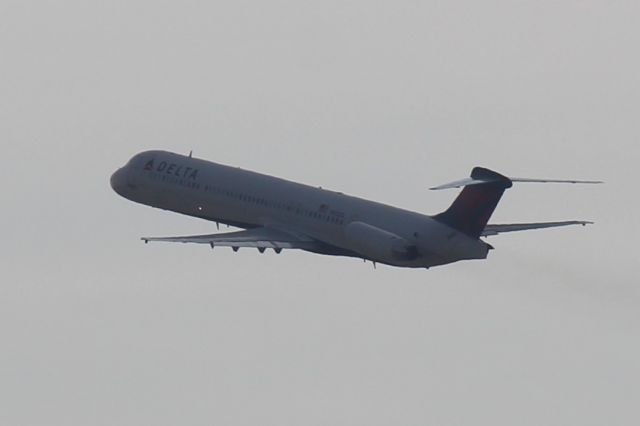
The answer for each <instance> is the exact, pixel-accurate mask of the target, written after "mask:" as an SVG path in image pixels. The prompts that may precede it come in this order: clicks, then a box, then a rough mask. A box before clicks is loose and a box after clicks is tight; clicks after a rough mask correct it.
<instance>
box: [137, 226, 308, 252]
mask: <svg viewBox="0 0 640 426" xmlns="http://www.w3.org/2000/svg"><path fill="white" fill-rule="evenodd" d="M141 240H142V241H144V242H145V243H148V242H149V241H163V242H170V243H195V244H209V245H210V246H211V247H212V248H213V247H216V246H218V247H233V249H234V250H237V249H238V248H239V247H254V248H258V249H259V250H262V251H264V249H267V248H272V249H274V250H276V251H277V252H280V250H282V249H302V250H312V249H315V248H317V247H318V244H317V243H316V242H315V241H314V240H313V239H311V238H309V237H307V236H305V235H300V234H296V233H293V232H285V231H281V230H278V229H273V228H265V227H259V228H252V229H246V230H244V231H238V232H227V233H222V234H208V235H189V236H182V237H142V238H141Z"/></svg>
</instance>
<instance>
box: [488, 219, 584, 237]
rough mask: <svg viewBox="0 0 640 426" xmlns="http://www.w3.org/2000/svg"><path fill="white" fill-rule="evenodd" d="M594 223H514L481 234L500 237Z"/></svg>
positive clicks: (569, 221)
mask: <svg viewBox="0 0 640 426" xmlns="http://www.w3.org/2000/svg"><path fill="white" fill-rule="evenodd" d="M592 223H593V222H589V221H586V220H568V221H564V222H538V223H512V224H507V225H487V226H486V227H485V228H484V231H482V233H481V234H480V235H481V236H483V237H487V236H490V235H498V234H501V233H503V232H514V231H528V230H530V229H542V228H555V227H558V226H568V225H582V226H585V225H590V224H592Z"/></svg>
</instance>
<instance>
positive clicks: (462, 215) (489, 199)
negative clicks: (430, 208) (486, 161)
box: [433, 167, 512, 238]
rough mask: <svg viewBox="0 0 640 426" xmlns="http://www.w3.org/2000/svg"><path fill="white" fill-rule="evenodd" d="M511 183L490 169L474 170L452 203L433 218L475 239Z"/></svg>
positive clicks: (477, 168)
mask: <svg viewBox="0 0 640 426" xmlns="http://www.w3.org/2000/svg"><path fill="white" fill-rule="evenodd" d="M511 186H512V182H511V180H510V179H509V178H508V177H506V176H503V175H501V174H499V173H496V172H494V171H493V170H489V169H485V168H482V167H474V168H473V170H472V171H471V179H470V180H469V183H466V186H464V189H463V190H462V192H460V194H459V195H458V197H457V198H456V199H455V200H454V202H453V204H451V206H450V207H449V208H448V209H447V210H446V211H444V212H442V213H440V214H437V215H435V216H434V217H433V218H434V219H435V220H437V221H439V222H442V223H444V224H445V225H447V226H449V227H451V228H454V229H456V230H458V231H460V232H463V233H465V234H467V235H469V236H470V237H473V238H478V237H479V236H480V235H481V234H482V231H483V230H484V228H485V226H486V225H487V222H489V218H490V217H491V215H492V214H493V211H494V210H495V208H496V206H497V205H498V202H499V201H500V198H501V197H502V194H503V193H504V191H505V190H506V189H507V188H510V187H511Z"/></svg>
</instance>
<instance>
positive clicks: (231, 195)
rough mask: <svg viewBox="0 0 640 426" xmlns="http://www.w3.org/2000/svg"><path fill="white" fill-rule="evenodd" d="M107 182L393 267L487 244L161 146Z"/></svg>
mask: <svg viewBox="0 0 640 426" xmlns="http://www.w3.org/2000/svg"><path fill="white" fill-rule="evenodd" d="M114 180H115V181H116V182H115V183H114ZM112 186H113V187H114V189H115V190H116V191H117V192H118V193H119V194H120V195H122V196H123V197H125V198H128V199H130V200H132V201H135V202H138V203H142V204H146V205H149V206H153V207H157V208H161V209H165V210H171V211H174V212H178V213H182V214H186V215H189V216H195V217H199V218H203V219H207V220H211V221H216V222H221V223H226V224H230V225H233V226H238V227H241V228H253V227H259V226H266V227H274V228H281V229H287V230H290V231H294V232H299V233H301V234H304V235H306V236H309V237H311V238H313V239H315V240H317V241H319V242H321V243H323V244H325V245H326V247H327V250H318V251H317V252H319V253H325V254H339V255H347V256H355V257H361V258H366V259H370V260H373V261H378V262H382V263H387V264H391V265H396V266H407V267H430V266H435V265H441V264H445V263H451V262H455V261H458V260H463V259H484V258H486V256H487V252H488V250H489V248H490V246H489V245H488V244H486V243H484V242H483V241H481V240H479V239H477V238H471V237H469V236H467V235H465V234H463V233H461V232H458V231H456V230H454V229H452V228H450V227H448V226H446V225H444V224H442V223H440V222H438V221H436V220H434V219H433V218H432V217H430V216H427V215H423V214H419V213H415V212H411V211H408V210H403V209H399V208H396V207H392V206H388V205H384V204H381V203H376V202H373V201H369V200H364V199H360V198H356V197H351V196H348V195H344V194H342V193H339V192H333V191H328V190H324V189H321V188H314V187H311V186H308V185H303V184H299V183H295V182H291V181H287V180H284V179H279V178H275V177H272V176H267V175H263V174H259V173H255V172H251V171H247V170H242V169H240V168H234V167H229V166H224V165H221V164H216V163H213V162H209V161H204V160H200V159H196V158H191V157H187V156H183V155H178V154H174V153H170V152H165V151H147V152H143V153H140V154H137V155H136V156H134V157H133V158H132V159H131V160H130V161H129V162H128V163H127V165H125V166H124V167H123V168H121V169H119V170H118V171H117V172H116V173H115V174H114V176H113V177H112ZM387 234H388V235H389V236H393V238H395V237H398V238H395V239H396V240H397V242H398V244H400V245H404V246H411V247H415V248H417V255H416V256H413V257H412V258H411V259H399V258H396V257H394V256H387V255H386V253H387V252H385V251H384V250H383V248H384V247H383V246H384V244H381V243H379V241H386V240H385V237H386V236H387ZM314 251H316V250H314Z"/></svg>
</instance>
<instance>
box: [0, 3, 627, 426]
mask: <svg viewBox="0 0 640 426" xmlns="http://www.w3.org/2000/svg"><path fill="white" fill-rule="evenodd" d="M639 20H640V6H639V4H638V2H637V1H626V2H625V1H612V2H604V1H535V2H534V1H529V2H525V1H485V2H472V1H467V2H462V1H461V2H454V1H441V2H434V1H415V2H410V1H393V2H391V1H389V2H371V1H363V0H360V1H331V0H329V1H327V0H325V1H322V2H320V1H314V2H308V1H300V0H298V1H273V2H258V1H237V0H236V1H233V2H218V1H181V2H169V1H140V0H127V1H123V0H113V1H109V2H92V1H57V2H54V1H13V0H4V1H2V2H1V3H0V52H1V56H0V58H1V59H0V65H1V66H0V144H1V146H2V154H3V159H2V166H1V167H0V178H1V179H2V182H3V183H4V190H3V191H2V194H3V202H2V206H3V208H2V216H1V217H2V221H1V225H0V227H1V231H2V239H3V243H2V245H0V266H1V270H2V277H3V279H2V284H0V424H6V425H29V426H31V425H65V426H67V425H141V424H153V425H175V424H188V425H211V424H221V425H258V424H260V425H278V426H280V425H303V424H304V425H307V424H309V425H327V424H332V425H354V424H367V425H389V424H403V425H424V424H437V425H478V424H487V425H514V424H517V425H540V424H546V425H568V424H581V425H599V426H600V425H603V424H610V425H636V424H638V422H639V421H640V415H639V414H638V406H640V382H639V381H640V361H639V360H640V341H639V331H640V328H639V320H640V291H639V289H638V264H639V261H640V259H639V255H638V249H637V244H638V243H637V242H638V238H640V232H639V231H638V219H637V216H638V213H637V212H638V208H639V207H640V203H639V202H638V195H637V194H638V176H637V173H638V172H637V169H638V161H639V160H640V148H639V147H638V136H639V133H640V124H639V121H638V117H640V102H639V101H640V58H639V55H638V46H639V45H640V29H639V27H638V21H639ZM150 148H157V149H167V150H172V151H177V152H184V153H187V152H188V151H189V150H190V149H193V150H194V153H195V155H196V156H198V157H201V158H205V159H210V160H214V161H217V162H221V163H225V164H231V165H238V166H242V167H244V168H248V169H254V170H257V171H261V172H265V173H270V174H275V175H278V176H282V177H286V178H289V179H293V180H298V181H302V182H305V183H309V184H313V185H322V186H323V187H325V188H331V189H336V190H342V191H344V192H346V193H349V194H354V195H359V196H363V197H367V198H372V199H375V200H378V201H382V202H387V203H390V204H394V205H398V206H401V207H406V208H409V209H412V210H416V211H421V212H425V213H437V212H439V211H441V210H443V209H444V208H446V206H447V205H448V204H449V203H450V202H451V200H452V199H453V198H454V197H455V195H456V192H455V191H443V192H430V191H428V190H427V189H426V188H427V187H429V186H431V185H435V184H440V183H443V182H447V181H450V180H454V179H458V178H462V177H465V176H467V175H468V173H469V171H470V169H471V167H473V166H475V165H483V166H487V167H491V168H494V169H496V170H498V171H501V172H503V173H506V174H508V175H515V176H524V177H556V178H583V179H584V178H587V179H603V180H605V181H606V182H607V184H606V185H602V186H599V187H593V186H582V187H578V186H571V185H568V186H552V185H547V186H544V185H538V186H533V185H524V184H523V185H521V186H517V187H515V188H514V189H511V190H510V191H509V192H507V194H506V196H505V198H504V199H503V202H502V203H501V204H500V205H499V206H498V210H497V211H496V214H495V215H494V217H493V220H492V221H493V222H496V223H500V222H513V221H544V220H563V219H591V220H595V221H596V222H597V223H596V225H594V226H592V227H589V228H586V229H584V228H578V227H576V228H571V229H561V230H546V231H537V232H535V231H532V232H528V233H527V232H523V233H518V234H516V235H504V236H499V237H493V238H491V239H490V240H489V241H490V242H491V243H492V244H493V245H494V246H495V247H496V250H495V251H493V252H492V253H491V255H490V257H489V259H488V260H487V261H477V262H467V263H459V264H454V265H450V266H446V267H441V268H435V269H432V270H430V271H422V270H418V271H414V270H403V269H396V268H391V267H384V266H381V267H379V268H378V269H377V270H375V271H374V270H373V269H372V268H371V266H370V264H363V263H362V262H361V261H357V260H353V259H340V258H330V257H322V256H315V255H311V254H306V253H298V252H286V253H283V254H282V255H280V256H276V255H274V254H273V253H269V254H265V255H259V254H258V253H257V252H256V251H250V250H246V251H242V250H241V251H240V252H239V253H238V254H233V253H232V252H231V250H216V251H215V253H213V254H212V253H211V252H210V250H208V249H205V248H203V247H199V246H188V245H149V246H145V245H144V244H142V243H141V242H140V241H139V240H138V238H139V237H140V236H141V235H172V234H184V233H191V232H194V233H204V232H210V231H212V229H215V228H214V227H212V226H211V224H209V223H207V222H204V221H201V220H197V219H192V218H188V217H185V216H179V215H176V214H171V213H168V212H163V211H159V210H154V209H151V208H148V207H143V206H140V205H136V204H133V203H131V202H128V201H126V200H124V199H122V198H120V197H118V196H117V195H116V194H115V193H113V192H112V191H111V189H110V187H109V185H108V178H109V175H110V174H111V172H112V171H113V170H114V169H116V168H117V167H119V166H121V165H122V164H123V163H124V162H125V161H126V160H127V159H128V158H129V157H130V156H132V155H133V154H134V153H136V152H138V151H141V150H144V149H150Z"/></svg>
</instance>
